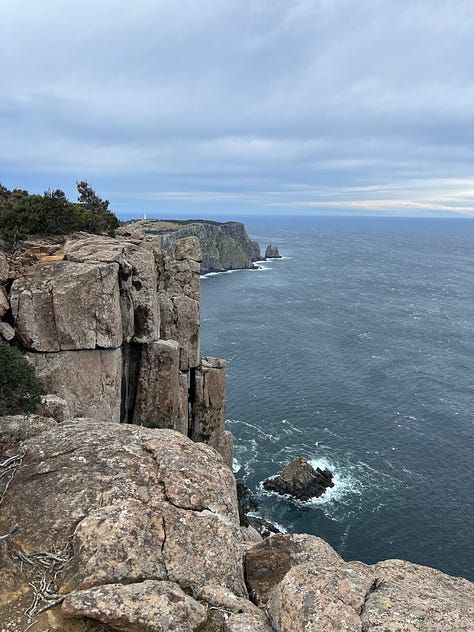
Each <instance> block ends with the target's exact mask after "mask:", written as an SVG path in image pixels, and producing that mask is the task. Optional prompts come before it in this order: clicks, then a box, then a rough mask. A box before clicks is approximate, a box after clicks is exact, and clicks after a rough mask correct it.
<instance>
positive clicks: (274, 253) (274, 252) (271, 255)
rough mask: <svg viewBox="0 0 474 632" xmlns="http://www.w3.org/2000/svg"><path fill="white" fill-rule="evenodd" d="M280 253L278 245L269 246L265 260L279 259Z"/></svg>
mask: <svg viewBox="0 0 474 632" xmlns="http://www.w3.org/2000/svg"><path fill="white" fill-rule="evenodd" d="M279 258H280V252H279V251H278V246H277V245H276V244H269V245H268V246H267V249H266V250H265V259H279Z"/></svg>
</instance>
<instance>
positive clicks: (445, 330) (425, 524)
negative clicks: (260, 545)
mask: <svg viewBox="0 0 474 632" xmlns="http://www.w3.org/2000/svg"><path fill="white" fill-rule="evenodd" d="M245 224H246V227H247V230H248V232H249V234H250V236H251V237H252V238H254V239H256V240H257V241H258V242H259V243H260V246H261V248H262V251H263V252H264V250H265V247H266V246H267V245H268V243H270V242H276V243H277V244H278V246H279V248H280V254H282V255H283V257H282V258H281V259H278V260H271V261H267V262H264V263H262V264H261V266H262V267H261V269H260V270H255V271H252V270H246V271H238V272H232V273H223V274H217V275H210V276H207V277H205V278H203V279H202V281H201V291H202V330H201V332H202V338H201V353H202V355H213V356H217V357H222V358H226V359H227V360H228V369H227V418H228V428H229V429H230V430H231V431H232V433H233V435H234V440H235V470H236V476H237V479H238V480H241V481H243V482H244V483H245V484H246V485H247V486H248V487H249V488H250V489H251V490H252V492H253V493H254V494H255V495H256V497H257V500H258V502H259V504H260V512H261V514H262V515H263V516H265V517H266V518H268V519H270V520H271V521H274V522H275V523H277V524H279V525H281V526H282V527H283V528H284V529H286V530H287V531H288V532H305V533H311V534H314V535H318V536H321V537H323V538H324V539H326V540H327V541H328V542H329V543H330V544H331V545H332V546H334V547H335V548H336V549H337V551H338V552H339V553H340V554H341V555H342V556H343V557H344V558H345V559H346V560H354V559H360V560H363V561H365V562H368V563H373V562H376V561H378V560H381V559H386V558H402V559H407V560H410V561H412V562H416V563H419V564H425V565H429V566H433V567H435V568H439V569H441V570H443V571H445V572H447V573H449V574H452V575H461V576H464V577H467V578H469V579H471V580H474V547H473V540H474V536H473V524H474V505H473V490H474V476H473V462H474V459H473V447H474V440H473V421H474V220H470V219H399V218H396V219H395V218H378V219H368V218H325V217H317V218H294V217H292V218H289V217H279V218H272V219H268V218H267V219H262V218H260V219H259V218H252V219H246V220H245ZM297 456H303V457H305V458H307V459H309V460H310V461H311V462H312V463H313V465H319V466H321V467H328V468H329V469H330V470H332V471H333V473H334V476H335V483H336V485H335V487H334V488H333V489H332V490H330V491H329V492H328V493H327V494H326V495H325V496H324V497H322V498H320V499H318V500H315V501H313V502H308V503H302V502H297V501H293V500H290V499H288V498H285V497H281V496H278V495H276V494H271V493H268V492H265V491H263V489H262V487H261V483H262V481H263V480H264V479H266V478H267V477H269V476H272V475H275V474H277V473H278V472H279V471H280V470H281V469H282V468H283V467H284V466H285V465H286V464H287V463H288V462H289V461H291V460H292V459H294V458H295V457H297Z"/></svg>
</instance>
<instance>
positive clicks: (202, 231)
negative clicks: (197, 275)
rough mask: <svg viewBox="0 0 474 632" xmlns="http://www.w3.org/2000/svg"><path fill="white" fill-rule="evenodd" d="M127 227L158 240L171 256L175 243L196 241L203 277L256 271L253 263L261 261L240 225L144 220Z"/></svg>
mask: <svg viewBox="0 0 474 632" xmlns="http://www.w3.org/2000/svg"><path fill="white" fill-rule="evenodd" d="M126 226H128V227H130V229H131V230H133V231H138V232H143V233H144V234H145V235H151V236H158V237H159V238H160V241H161V245H162V248H163V250H164V251H165V252H166V253H167V254H168V255H170V256H172V254H173V244H174V242H175V241H176V240H178V239H182V238H184V237H191V236H195V237H197V238H198V240H199V245H200V247H201V252H202V264H201V274H207V273H208V272H225V271H226V270H239V269H245V268H253V267H254V265H253V264H254V262H255V261H258V260H259V259H261V255H260V246H259V245H258V243H257V242H255V241H252V240H251V239H250V237H249V236H248V234H247V231H246V230H245V226H244V225H243V224H241V223H240V222H215V221H211V220H201V219H192V220H174V219H173V220H161V219H142V220H135V221H132V222H129V223H127V224H126Z"/></svg>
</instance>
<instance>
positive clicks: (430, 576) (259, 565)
mask: <svg viewBox="0 0 474 632" xmlns="http://www.w3.org/2000/svg"><path fill="white" fill-rule="evenodd" d="M245 558H246V560H245V572H246V578H247V583H248V588H249V593H250V596H251V597H252V598H253V599H254V600H255V601H256V603H258V604H261V605H262V606H263V605H265V608H266V611H267V613H268V615H269V618H270V622H271V624H272V626H273V629H274V630H276V631H277V632H319V631H320V630H325V632H341V631H347V632H371V631H374V632H379V631H382V630H387V631H393V632H396V631H397V632H398V631H400V632H415V631H419V632H441V631H445V630H464V631H465V632H467V631H468V630H470V631H472V629H473V626H472V621H473V620H474V619H473V615H474V610H473V603H474V601H473V598H474V584H472V583H471V582H469V581H467V580H465V579H462V578H457V577H449V576H447V575H444V574H443V573H440V572H439V571H436V570H434V569H430V568H426V567H423V566H417V565H416V564H411V563H410V562H401V561H399V560H387V561H385V562H379V563H378V564H375V565H373V566H368V565H366V564H363V563H361V562H344V561H343V560H342V559H341V558H340V557H339V556H338V555H337V553H336V552H335V551H334V550H333V549H331V547H330V546H329V545H328V544H327V543H326V542H324V541H323V540H321V539H320V538H316V537H314V536H302V535H277V536H273V537H271V538H268V539H267V540H264V541H263V542H261V543H260V544H258V545H256V546H255V547H253V548H252V549H249V550H247V552H246V554H245Z"/></svg>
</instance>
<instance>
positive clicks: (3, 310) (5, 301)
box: [0, 285, 10, 319]
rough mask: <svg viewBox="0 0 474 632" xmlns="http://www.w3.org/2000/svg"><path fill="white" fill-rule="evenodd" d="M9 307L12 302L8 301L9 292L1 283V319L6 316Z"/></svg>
mask: <svg viewBox="0 0 474 632" xmlns="http://www.w3.org/2000/svg"><path fill="white" fill-rule="evenodd" d="M9 309H10V303H9V302H8V298H7V293H6V292H5V288H4V287H3V286H1V285H0V319H1V318H3V317H4V316H5V314H6V313H7V312H8V310H9Z"/></svg>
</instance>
